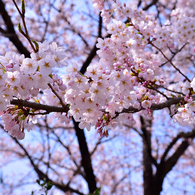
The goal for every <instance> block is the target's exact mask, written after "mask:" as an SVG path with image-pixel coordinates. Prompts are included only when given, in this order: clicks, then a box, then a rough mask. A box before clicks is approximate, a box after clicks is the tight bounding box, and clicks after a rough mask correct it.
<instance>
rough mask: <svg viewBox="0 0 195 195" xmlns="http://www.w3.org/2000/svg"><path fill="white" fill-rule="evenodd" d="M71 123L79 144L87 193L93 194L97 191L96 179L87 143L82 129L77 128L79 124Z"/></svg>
mask: <svg viewBox="0 0 195 195" xmlns="http://www.w3.org/2000/svg"><path fill="white" fill-rule="evenodd" d="M73 122H74V128H75V131H76V135H77V139H78V143H79V149H80V152H81V164H82V166H83V168H84V171H85V177H86V181H87V184H88V188H89V191H90V192H91V193H93V192H94V191H95V190H96V189H97V187H96V179H95V175H94V173H93V168H92V163H91V156H90V153H89V149H88V146H87V141H86V138H85V134H84V131H83V129H80V128H79V123H78V122H76V121H75V120H74V119H73Z"/></svg>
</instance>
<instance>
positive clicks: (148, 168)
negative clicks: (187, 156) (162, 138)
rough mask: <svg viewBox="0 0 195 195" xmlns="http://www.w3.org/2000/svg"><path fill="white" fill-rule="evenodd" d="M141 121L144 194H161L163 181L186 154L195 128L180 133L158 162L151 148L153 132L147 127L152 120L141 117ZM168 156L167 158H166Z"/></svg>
mask: <svg viewBox="0 0 195 195" xmlns="http://www.w3.org/2000/svg"><path fill="white" fill-rule="evenodd" d="M140 121H141V125H142V126H141V130H142V135H141V136H142V139H143V180H144V183H143V187H144V195H160V193H161V191H162V186H163V181H164V179H165V177H166V175H167V174H168V173H169V172H170V171H171V170H172V169H173V167H174V166H175V165H176V164H177V162H178V160H179V158H180V157H181V156H182V155H183V154H184V152H185V151H186V149H187V148H188V146H189V142H188V138H191V139H193V138H194V137H195V130H192V131H191V132H188V133H184V132H181V133H179V134H178V135H177V136H176V137H175V138H173V140H172V141H171V143H170V144H169V145H168V146H167V148H166V149H165V152H164V154H163V155H162V157H161V159H160V160H161V161H160V163H159V164H157V162H156V160H155V159H154V158H153V156H152V149H151V133H150V131H149V130H148V129H147V127H151V121H150V120H145V119H144V118H143V117H140ZM180 138H181V139H184V140H183V141H182V142H181V144H179V146H178V147H177V149H176V150H175V152H174V153H173V154H172V155H171V156H169V157H167V155H168V152H169V151H170V150H171V148H172V147H173V146H174V145H175V144H176V142H177V141H178V140H179V139H180ZM166 157H167V159H166ZM152 165H154V166H155V167H156V172H154V170H153V169H152Z"/></svg>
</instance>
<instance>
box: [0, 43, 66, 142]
mask: <svg viewBox="0 0 195 195" xmlns="http://www.w3.org/2000/svg"><path fill="white" fill-rule="evenodd" d="M65 58H66V55H65V53H64V49H62V48H61V47H58V46H57V44H56V43H55V42H54V43H52V44H50V45H49V44H48V43H47V42H44V43H39V52H37V53H31V56H30V58H25V57H24V55H18V54H16V53H15V52H7V53H6V54H5V56H0V66H1V69H0V90H1V95H0V110H1V112H2V122H3V123H4V124H5V130H7V131H8V132H9V134H11V135H12V136H15V137H17V138H18V139H21V138H23V137H24V128H26V126H27V123H28V121H29V118H30V117H28V115H29V114H30V112H33V113H34V112H35V110H28V109H27V108H20V107H13V106H10V105H9V104H10V101H11V100H12V99H24V100H29V99H33V100H34V101H35V102H37V101H38V100H37V99H36V97H37V95H38V93H39V92H40V90H45V89H47V88H48V83H52V84H53V85H54V86H57V87H58V88H59V89H62V90H65V88H64V87H65V85H63V83H62V82H58V79H56V76H55V74H53V72H52V70H53V68H54V67H60V66H64V65H66V63H65ZM55 88H56V87H55ZM27 110H28V111H27ZM30 120H31V119H30ZM16 129H17V131H16Z"/></svg>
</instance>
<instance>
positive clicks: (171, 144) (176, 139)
mask: <svg viewBox="0 0 195 195" xmlns="http://www.w3.org/2000/svg"><path fill="white" fill-rule="evenodd" d="M182 137H183V138H194V137H195V129H194V130H192V131H191V132H188V133H184V132H181V133H179V134H178V135H177V136H176V137H175V138H174V139H173V140H172V141H171V143H170V144H169V145H168V147H167V148H166V150H165V151H164V153H163V155H162V158H161V162H163V161H165V158H166V157H167V154H168V152H169V151H170V150H171V148H172V147H173V145H174V144H175V143H176V142H177V141H178V140H179V139H180V138H182Z"/></svg>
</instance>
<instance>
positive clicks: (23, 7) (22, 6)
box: [21, 0, 25, 16]
mask: <svg viewBox="0 0 195 195" xmlns="http://www.w3.org/2000/svg"><path fill="white" fill-rule="evenodd" d="M21 8H22V14H23V16H24V14H25V3H24V0H22V5H21Z"/></svg>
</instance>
